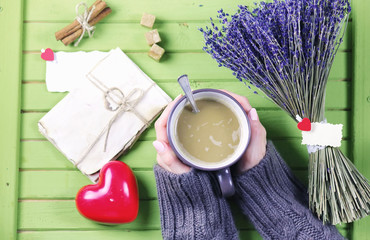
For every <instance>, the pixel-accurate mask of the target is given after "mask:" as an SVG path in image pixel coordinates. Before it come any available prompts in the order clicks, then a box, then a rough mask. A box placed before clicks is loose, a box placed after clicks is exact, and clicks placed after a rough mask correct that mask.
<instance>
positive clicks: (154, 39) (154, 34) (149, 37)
mask: <svg viewBox="0 0 370 240" xmlns="http://www.w3.org/2000/svg"><path fill="white" fill-rule="evenodd" d="M145 38H146V41H147V43H148V45H149V46H152V45H153V44H154V43H159V42H160V41H161V37H160V36H159V33H158V30H157V29H154V30H152V31H149V32H147V33H145Z"/></svg>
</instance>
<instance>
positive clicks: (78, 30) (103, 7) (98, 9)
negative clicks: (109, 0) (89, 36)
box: [55, 0, 112, 46]
mask: <svg viewBox="0 0 370 240" xmlns="http://www.w3.org/2000/svg"><path fill="white" fill-rule="evenodd" d="M93 6H95V9H94V10H93V12H92V13H91V16H90V19H89V25H90V26H94V25H95V24H97V23H98V22H100V21H101V20H102V19H103V18H105V17H106V16H108V15H109V14H110V13H111V12H112V9H111V8H109V7H108V6H107V4H106V2H104V1H102V0H97V1H95V3H94V4H93V5H91V6H90V7H89V9H88V11H89V12H90V11H91V9H92V8H93ZM82 32H83V29H82V27H81V24H80V23H79V22H78V21H77V20H74V21H73V22H72V23H71V24H69V25H68V26H66V27H64V28H62V29H61V30H59V31H57V32H56V33H55V38H56V40H57V41H59V40H61V41H62V42H63V43H64V45H65V46H67V45H69V44H71V43H72V42H73V41H75V40H76V39H77V38H79V37H80V36H81V34H82Z"/></svg>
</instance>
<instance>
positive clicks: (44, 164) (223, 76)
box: [0, 0, 370, 240]
mask: <svg viewBox="0 0 370 240" xmlns="http://www.w3.org/2000/svg"><path fill="white" fill-rule="evenodd" d="M254 1H255V0H230V1H226V2H225V1H224V0H212V1H210V0H206V1H201V0H193V1H187V0H176V1H173V0H155V1H153V0H141V1H121V0H109V1H108V6H110V7H111V8H112V10H113V12H112V14H111V15H110V16H109V17H107V18H106V19H104V21H103V22H102V23H99V24H98V25H97V31H96V33H95V35H94V38H93V39H83V40H82V42H81V44H80V45H79V47H78V48H74V47H72V46H68V47H65V46H64V45H63V44H62V43H61V42H57V41H55V39H54V32H55V31H56V30H58V29H59V28H60V27H63V26H65V25H66V24H67V23H69V22H71V21H72V20H73V18H74V17H75V13H74V6H75V5H76V4H77V3H79V2H80V0H63V1H57V0H49V1H46V0H27V1H24V11H23V9H22V5H21V3H22V2H23V1H22V0H16V1H7V2H6V3H3V2H1V3H0V6H1V7H3V8H4V10H3V12H0V34H1V35H2V36H3V34H2V33H3V32H2V31H4V30H3V29H6V31H7V32H8V30H7V27H8V26H7V24H8V23H9V21H12V22H13V23H14V22H15V23H16V24H18V25H19V27H17V28H14V27H13V28H12V29H14V32H11V34H10V35H9V36H6V40H7V42H6V43H7V44H3V42H2V41H3V40H1V44H0V50H1V52H0V53H1V54H0V81H2V80H3V79H9V80H10V79H16V80H14V81H7V82H6V84H5V85H4V84H3V83H2V88H1V90H0V91H1V93H2V94H1V95H0V100H1V101H0V102H1V104H3V103H7V107H6V108H4V110H3V105H1V110H2V112H5V111H7V112H8V113H12V114H13V115H11V116H9V118H4V119H5V120H1V121H8V122H11V125H10V126H11V128H9V129H5V128H4V131H3V129H2V128H1V130H2V131H1V132H2V133H6V135H3V136H1V137H0V140H1V141H2V142H0V143H1V144H0V146H2V147H7V149H10V151H6V152H3V151H0V159H1V160H2V159H11V160H12V161H0V166H1V169H0V180H1V181H0V184H1V185H0V194H1V196H3V193H4V194H8V193H9V192H10V193H12V194H13V195H7V198H6V201H5V204H4V202H0V211H1V213H3V210H4V209H5V210H4V211H5V213H6V214H2V216H6V218H4V219H3V218H2V217H0V229H1V231H0V239H10V240H13V239H15V236H16V234H17V231H16V230H17V223H18V234H17V237H18V239H21V240H36V239H37V240H39V239H41V240H43V239H56V240H58V239H79V240H80V239H91V240H94V239H108V240H109V239H120V238H124V239H135V240H136V239H149V238H150V239H161V233H160V216H159V208H158V202H157V196H156V187H155V180H154V174H153V171H152V166H153V165H154V164H155V162H156V160H155V156H156V152H155V150H154V148H153V146H152V141H153V140H154V139H155V131H154V128H153V127H150V128H149V129H148V130H147V131H146V132H144V134H143V135H142V136H141V138H140V140H139V141H138V142H137V143H136V144H135V145H134V147H133V148H132V149H131V150H130V151H129V152H128V153H127V154H125V155H124V156H122V157H120V158H119V160H121V161H124V162H126V163H127V164H128V165H129V166H130V167H131V168H133V170H134V172H135V175H136V177H137V179H138V184H139V189H140V199H141V200H140V210H139V216H138V219H137V220H136V221H134V222H133V223H130V224H126V225H120V226H104V225H100V224H96V223H93V222H91V221H88V220H86V219H84V218H83V217H82V216H80V215H79V214H78V212H77V210H76V208H75V204H74V200H73V199H74V196H75V194H76V192H77V190H78V189H79V188H80V187H82V186H84V185H86V184H90V182H89V180H88V179H87V178H86V177H85V176H83V175H82V174H81V173H80V172H79V171H78V170H77V169H76V168H75V167H74V166H73V165H72V164H71V163H70V162H69V161H68V160H67V159H66V158H65V157H64V156H63V155H62V154H61V153H60V152H58V150H56V149H55V147H54V146H53V145H52V144H51V143H50V142H48V141H46V140H45V138H44V137H43V136H42V135H41V134H40V133H39V132H38V129H37V121H38V120H39V119H40V118H41V117H42V116H43V115H44V114H46V112H47V111H49V110H50V109H51V108H52V107H53V106H54V105H55V104H56V103H57V102H58V101H60V100H61V99H62V98H63V97H64V96H65V95H66V93H49V92H47V90H46V85H45V62H44V61H43V60H41V58H40V49H41V48H46V47H51V48H52V49H54V50H55V51H79V50H81V51H91V50H100V51H108V50H110V49H112V48H115V47H117V46H118V47H121V48H122V49H123V50H124V51H125V52H127V55H128V56H129V57H130V58H131V59H132V60H133V61H134V62H135V63H136V64H137V65H138V66H139V67H140V68H141V69H142V70H143V71H144V72H145V73H146V74H148V75H149V76H150V77H151V78H152V79H153V80H154V81H156V82H157V83H158V84H159V86H160V87H162V88H163V89H164V90H165V91H166V92H167V93H168V94H169V95H170V96H171V97H172V98H174V97H176V96H177V95H178V94H180V93H182V91H181V89H180V88H179V87H178V86H177V83H176V79H177V77H178V76H179V75H181V74H183V73H187V74H188V75H189V76H190V80H191V86H192V88H194V89H199V88H224V89H227V90H230V91H233V92H235V93H238V94H241V95H245V96H247V97H248V98H249V99H250V102H251V103H252V105H253V106H255V107H256V108H257V110H258V113H259V116H260V119H261V121H262V123H263V124H264V125H265V127H266V129H267V132H268V137H269V138H271V139H273V141H274V144H275V145H276V147H277V149H278V150H279V152H280V153H281V155H282V156H283V157H284V159H285V160H286V161H287V162H288V164H289V165H290V167H292V169H293V171H294V173H295V174H296V175H297V176H298V177H299V178H300V179H301V180H302V181H303V182H307V165H308V162H307V151H306V147H305V146H302V145H301V144H300V141H301V136H300V132H299V131H298V130H297V128H296V124H295V123H294V121H293V120H291V119H290V118H289V117H288V116H287V114H286V113H284V112H283V111H281V110H279V109H278V108H277V107H276V106H275V105H274V104H272V103H271V102H269V101H267V100H266V99H264V98H261V97H260V96H258V95H255V94H253V93H252V92H251V91H248V89H247V88H246V87H245V86H243V84H242V83H240V82H238V81H237V80H235V78H234V77H233V75H232V74H231V72H230V71H229V70H228V69H225V68H219V67H218V66H217V63H216V62H215V61H214V60H213V59H212V58H211V57H210V56H208V55H207V54H206V53H204V52H202V50H201V49H202V46H203V39H202V35H201V33H200V32H199V31H198V27H202V26H204V25H206V24H208V23H209V17H213V18H214V17H215V16H216V15H217V10H219V9H221V8H223V9H224V10H225V11H226V12H230V13H232V12H234V11H235V10H236V9H237V5H238V4H247V5H252V3H253V2H254ZM358 1H359V0H356V3H357V4H359V5H357V6H355V12H359V10H358V9H359V8H361V9H362V8H363V9H366V7H367V8H368V7H369V6H368V4H367V3H358ZM92 3H93V0H87V4H88V5H91V4H92ZM4 6H6V7H4ZM9 6H10V7H11V8H12V9H13V10H14V12H13V13H12V14H11V15H9V13H8V12H7V9H8V7H9ZM143 12H149V13H151V14H154V15H156V16H157V21H156V23H155V25H154V28H157V29H158V31H159V33H160V34H161V38H162V39H163V41H162V42H161V43H160V45H161V46H162V47H164V48H165V49H166V54H165V55H164V58H163V59H162V60H163V61H162V62H161V63H157V62H155V61H153V60H152V59H150V58H149V57H148V56H147V53H146V52H147V51H148V50H149V49H148V46H147V44H146V42H145V38H144V33H145V32H146V31H148V29H146V28H144V27H141V26H140V24H139V22H140V18H141V14H142V13H143ZM14 13H15V14H14ZM4 14H5V15H4ZM7 14H8V15H7ZM23 14H24V15H23ZM355 14H356V13H355ZM361 14H362V15H359V16H358V18H357V19H356V18H354V21H353V22H350V23H349V27H348V30H347V33H346V35H345V38H344V42H343V44H342V46H341V47H340V51H339V52H338V54H337V56H336V59H335V62H334V65H333V67H332V71H331V73H330V77H329V83H328V88H327V99H326V109H327V114H326V116H327V118H328V121H329V122H332V123H343V124H344V126H345V129H344V132H343V134H344V137H345V140H344V141H343V142H342V143H343V144H342V147H341V149H342V150H343V152H344V153H345V154H346V155H352V153H353V154H354V155H356V156H360V158H358V157H356V158H355V163H356V165H357V166H358V167H359V170H360V171H362V172H364V173H365V174H369V173H370V169H369V165H368V164H367V163H366V162H365V159H366V158H365V156H366V155H369V153H368V152H367V149H368V148H367V147H366V145H365V143H366V144H367V145H368V143H369V138H368V136H369V133H367V132H366V131H363V129H364V128H365V123H366V121H367V122H368V120H369V115H368V112H369V111H368V108H366V107H368V106H369V104H368V105H366V104H363V103H362V102H363V100H364V97H365V98H366V96H370V93H369V92H366V91H367V90H366V89H370V86H369V85H368V83H365V82H366V81H365V80H366V76H368V75H369V73H368V72H366V71H369V70H368V69H369V68H368V67H366V66H367V65H368V61H369V60H368V57H367V55H369V52H368V50H369V48H368V46H367V45H366V43H367V44H368V40H366V39H368V38H369V36H368V33H364V32H362V33H360V31H359V30H358V29H362V28H365V27H366V25H365V22H366V21H368V20H369V19H368V18H369V17H367V16H365V15H366V14H365V10H362V12H361ZM22 15H23V16H22ZM4 16H5V21H3V17H4ZM23 18H24V20H25V21H24V22H23V20H22V19H23ZM22 22H23V23H22ZM359 22H360V23H359ZM18 25H17V26H18ZM13 26H14V25H13ZM356 29H357V31H356ZM22 35H23V36H24V37H23V45H22V46H21V41H20V39H21V36H22ZM14 36H16V37H14ZM356 39H357V40H356ZM366 41H367V42H366ZM353 44H354V46H355V47H354V48H353V47H352V45H353ZM12 46H15V47H13V48H12ZM356 47H357V48H356ZM14 49H16V51H17V53H18V52H19V53H22V52H23V54H16V55H15V56H14ZM362 49H365V51H364V52H361V50H362ZM352 51H353V52H352ZM10 52H12V53H13V55H12V54H10ZM3 53H4V54H3ZM3 56H7V58H6V60H7V61H8V62H7V61H4V59H5V58H4V57H3ZM8 56H9V57H8ZM355 63H360V64H357V65H356V66H355V65H354V64H355ZM366 64H367V65H366ZM4 66H5V67H6V68H4ZM8 66H9V67H8ZM20 66H22V67H20ZM4 69H6V70H7V71H8V73H5V75H4ZM353 70H355V74H354V77H353V75H352V72H353ZM3 76H4V77H5V78H3ZM19 78H21V80H22V81H23V84H19ZM354 88H355V90H354V92H353V89H354ZM3 92H4V94H3ZM20 93H21V94H20ZM358 93H360V94H358ZM9 97H10V98H11V99H12V100H14V101H13V102H11V103H9V101H8V98H9ZM3 99H6V100H3ZM353 99H355V102H353ZM19 100H20V101H19ZM19 104H20V105H21V106H20V108H19ZM4 106H5V105H4ZM20 110H21V111H20ZM361 111H362V112H361ZM364 112H365V113H364ZM366 112H367V113H366ZM353 115H355V120H353ZM19 119H21V124H20V127H21V128H20V136H19V131H18V128H16V126H19V123H18V121H19ZM356 119H357V120H356ZM359 119H360V120H359ZM352 123H355V125H353V126H352ZM0 127H1V125H0ZM20 139H21V141H19V140H20ZM353 140H354V141H355V145H354V147H352V141H353ZM359 143H360V144H359ZM353 150H355V151H354V152H353ZM18 153H19V155H18ZM18 159H19V165H18ZM358 159H360V160H358ZM4 167H5V168H7V167H10V168H9V170H10V171H9V173H11V174H10V175H6V174H5V175H4V173H8V172H7V171H5V170H4ZM18 167H20V172H18ZM8 177H10V179H13V180H14V185H11V186H10V187H9V188H7V189H5V191H4V190H3V188H2V187H3V182H2V181H3V179H5V178H8ZM18 177H19V181H18ZM18 184H19V187H18ZM17 188H19V195H17ZM9 190H10V191H9ZM18 197H19V211H18V214H17V208H16V207H17V206H18V204H17V202H16V201H17V198H18ZM10 203H11V204H13V205H11V206H10V205H9V204H10ZM231 205H232V210H233V212H234V217H235V221H236V224H237V227H238V228H239V229H240V238H241V239H242V240H243V239H253V240H254V239H261V237H260V236H259V234H258V233H257V232H256V231H255V230H254V229H253V227H252V226H251V224H250V223H249V222H248V221H247V220H246V219H245V217H244V216H243V215H242V214H241V213H240V211H239V210H238V208H237V207H236V206H235V204H234V203H232V202H231ZM9 206H10V207H9ZM9 216H10V218H9ZM17 217H18V219H17ZM3 224H6V225H5V226H7V227H9V228H8V229H7V230H6V231H5V234H7V235H4V236H6V237H5V238H3V235H1V234H4V233H3V231H2V230H3V228H2V226H3ZM367 224H368V221H367V222H366V221H365V222H364V223H363V221H361V222H359V224H355V226H354V231H353V232H350V229H351V225H346V224H344V225H341V226H338V228H339V230H340V232H341V233H342V234H343V235H344V236H347V237H350V238H351V237H352V236H353V239H366V237H368V234H366V233H368V232H369V230H368V229H367V228H366V227H365V226H366V225H367ZM367 226H368V225H367ZM8 236H10V237H8Z"/></svg>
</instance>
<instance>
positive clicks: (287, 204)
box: [235, 141, 343, 239]
mask: <svg viewBox="0 0 370 240" xmlns="http://www.w3.org/2000/svg"><path fill="white" fill-rule="evenodd" d="M235 185H236V192H237V197H236V199H237V202H238V203H239V205H240V207H241V209H242V211H243V213H244V214H245V215H247V216H248V217H249V219H250V220H251V222H252V223H253V224H254V226H255V228H256V229H257V231H258V232H259V233H260V234H261V235H262V236H263V238H264V239H343V237H342V236H341V235H340V234H339V233H338V231H337V229H336V228H335V227H334V226H326V225H323V223H322V222H321V221H320V220H318V219H317V218H316V217H315V216H314V215H313V214H312V213H311V211H310V210H309V209H308V195H307V190H306V188H305V187H304V186H303V185H302V184H301V183H300V182H299V180H298V179H297V178H296V177H294V175H293V173H292V172H291V170H290V169H289V167H288V166H287V165H286V163H285V162H284V160H283V159H282V158H281V156H280V155H279V153H278V152H277V151H276V149H275V147H274V145H273V144H272V142H271V141H269V142H268V144H267V148H266V155H265V157H264V158H263V159H262V160H261V162H260V163H259V164H258V165H257V166H255V167H254V168H252V169H250V170H249V171H247V172H245V173H244V174H242V175H240V176H238V177H236V178H235Z"/></svg>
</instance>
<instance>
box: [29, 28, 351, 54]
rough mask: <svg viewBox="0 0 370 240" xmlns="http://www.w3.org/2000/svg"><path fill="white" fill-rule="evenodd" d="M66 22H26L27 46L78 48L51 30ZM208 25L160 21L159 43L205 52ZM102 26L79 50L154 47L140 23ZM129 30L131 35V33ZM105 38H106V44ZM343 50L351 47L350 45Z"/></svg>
mask: <svg viewBox="0 0 370 240" xmlns="http://www.w3.org/2000/svg"><path fill="white" fill-rule="evenodd" d="M65 25H66V24H65V23H53V22H51V23H50V22H38V23H25V24H24V33H25V35H27V36H29V38H27V39H25V42H24V50H25V51H40V49H42V48H45V46H48V47H50V48H51V49H53V50H54V51H74V47H73V46H64V45H63V44H62V43H61V42H60V41H56V40H55V36H54V34H50V33H53V32H55V31H56V30H59V29H62V28H63V27H64V26H65ZM206 25H209V23H208V22H204V21H203V22H191V23H183V22H180V23H157V24H156V27H155V28H156V29H158V32H159V34H160V36H161V39H162V41H161V42H160V43H159V45H160V46H163V47H164V48H165V49H166V52H168V53H173V52H202V48H203V45H204V40H203V34H202V33H201V32H200V31H199V30H198V29H199V28H200V27H204V26H206ZM100 26H101V27H100V28H99V25H98V26H97V30H96V31H95V33H94V37H93V39H84V40H82V41H81V43H80V44H79V46H78V50H84V51H93V50H96V49H100V50H103V51H109V50H110V49H111V48H115V47H120V48H121V49H122V50H123V51H125V52H148V51H149V49H150V47H149V46H148V45H147V43H146V40H145V38H144V34H145V33H146V32H147V31H148V29H147V28H144V27H141V26H140V25H139V23H104V24H100ZM128 33H129V37H127V34H128ZM346 36H347V35H346ZM344 41H345V42H344V44H343V45H342V46H343V48H344V47H346V46H348V44H347V42H346V41H347V38H345V39H344ZM101 42H104V46H102V45H101ZM102 47H103V48H102ZM340 50H341V51H343V50H345V51H348V49H340Z"/></svg>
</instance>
